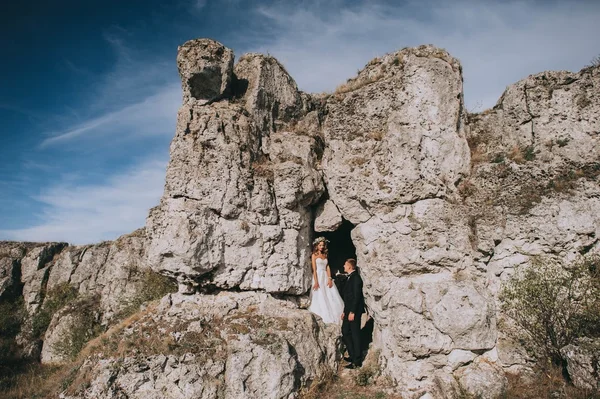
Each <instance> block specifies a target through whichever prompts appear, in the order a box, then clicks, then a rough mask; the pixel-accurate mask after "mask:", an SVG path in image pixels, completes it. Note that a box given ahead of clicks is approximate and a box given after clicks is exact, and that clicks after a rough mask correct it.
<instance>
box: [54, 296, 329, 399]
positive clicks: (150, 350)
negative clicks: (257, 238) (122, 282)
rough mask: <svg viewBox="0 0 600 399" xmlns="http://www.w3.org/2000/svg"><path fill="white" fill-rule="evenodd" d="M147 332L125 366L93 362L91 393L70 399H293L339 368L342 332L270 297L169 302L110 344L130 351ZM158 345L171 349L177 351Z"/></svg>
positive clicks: (103, 358)
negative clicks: (122, 398) (165, 344)
mask: <svg viewBox="0 0 600 399" xmlns="http://www.w3.org/2000/svg"><path fill="white" fill-rule="evenodd" d="M141 330H144V331H146V334H150V335H146V341H145V342H140V344H138V345H137V347H133V348H130V350H129V351H127V350H126V351H125V353H124V357H123V358H119V359H117V358H114V357H113V356H111V354H110V353H109V352H107V351H104V352H102V351H100V352H99V353H98V354H96V355H94V356H93V357H91V358H90V359H89V360H88V361H87V362H86V363H85V365H84V366H83V367H82V369H81V371H80V372H81V373H87V375H88V376H89V378H90V379H91V383H90V384H89V386H87V387H72V388H69V389H68V390H67V391H66V392H65V393H63V397H65V398H111V397H115V395H117V394H118V393H122V394H124V395H126V396H127V397H130V398H142V397H144V398H160V397H164V395H165V393H166V392H168V394H169V395H171V396H170V397H173V398H182V399H183V398H189V397H196V398H256V397H261V398H293V397H296V396H297V391H298V388H300V387H302V386H308V385H310V383H311V382H312V381H313V380H315V379H316V378H318V377H319V376H321V375H322V374H323V373H325V372H327V371H328V370H331V369H333V368H334V367H335V365H336V347H337V345H336V335H337V334H336V332H335V331H334V329H333V328H327V327H326V326H324V325H323V324H322V323H321V322H319V321H318V320H317V319H316V318H315V316H314V315H312V314H311V313H310V312H308V311H306V310H299V309H297V308H296V306H295V305H293V304H292V303H291V302H288V301H280V300H276V299H273V298H272V297H270V296H269V295H266V294H257V293H222V294H219V295H216V296H200V295H194V296H189V295H186V296H182V295H179V294H176V295H171V296H167V297H165V298H164V299H163V301H162V302H161V305H160V306H159V307H158V308H157V309H155V310H150V312H149V313H147V314H146V315H145V316H144V317H143V318H141V319H140V320H138V321H136V322H135V323H133V324H132V325H130V326H128V327H127V328H125V329H123V330H120V331H118V330H117V331H114V332H113V335H112V336H107V337H105V339H107V340H115V341H116V342H121V343H122V345H124V346H123V347H124V348H127V345H128V344H127V342H128V340H133V339H137V338H136V337H137V336H138V334H139V331H141ZM152 342H169V347H170V349H168V348H163V349H161V347H160V345H153V344H151V343H152ZM147 345H152V346H147ZM109 347H110V346H109ZM165 349H166V350H167V351H168V352H170V353H161V350H165Z"/></svg>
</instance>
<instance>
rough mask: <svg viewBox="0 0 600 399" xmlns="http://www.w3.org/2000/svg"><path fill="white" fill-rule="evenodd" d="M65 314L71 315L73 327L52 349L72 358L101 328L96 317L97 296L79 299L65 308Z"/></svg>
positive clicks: (97, 313)
mask: <svg viewBox="0 0 600 399" xmlns="http://www.w3.org/2000/svg"><path fill="white" fill-rule="evenodd" d="M65 314H70V315H71V316H73V318H74V323H73V327H72V328H71V329H70V330H68V331H66V332H65V333H64V335H62V336H61V337H60V339H59V341H58V342H56V343H55V344H54V345H53V346H52V349H53V350H54V351H55V352H56V353H58V354H59V355H60V356H62V357H64V358H68V359H71V360H73V359H75V358H76V357H77V355H78V354H79V352H81V350H82V349H83V347H84V346H85V345H86V344H87V343H88V342H89V341H90V340H91V339H92V338H95V337H97V336H98V335H99V334H100V333H101V332H102V330H103V329H102V326H101V325H100V321H99V317H98V316H99V298H98V297H95V296H94V297H87V298H84V299H80V300H78V301H77V302H76V303H75V304H73V306H71V307H70V308H67V309H66V311H65Z"/></svg>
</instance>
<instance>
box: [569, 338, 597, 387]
mask: <svg viewBox="0 0 600 399" xmlns="http://www.w3.org/2000/svg"><path fill="white" fill-rule="evenodd" d="M560 354H561V356H562V357H563V358H564V359H565V360H566V361H567V371H568V372H569V377H571V381H572V382H573V385H575V386H576V387H578V388H581V389H585V390H591V391H600V339H590V338H581V339H579V340H578V341H577V342H575V343H574V344H571V345H567V346H565V347H564V348H562V349H561V350H560Z"/></svg>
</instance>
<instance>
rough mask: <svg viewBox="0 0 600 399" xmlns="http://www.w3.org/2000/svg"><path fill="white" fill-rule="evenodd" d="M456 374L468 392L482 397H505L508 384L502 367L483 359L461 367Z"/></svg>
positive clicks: (489, 398)
mask: <svg viewBox="0 0 600 399" xmlns="http://www.w3.org/2000/svg"><path fill="white" fill-rule="evenodd" d="M456 376H457V378H458V381H459V383H460V385H461V386H462V388H463V389H464V390H465V391H466V392H467V393H468V394H470V395H473V396H474V397H476V398H481V399H497V398H501V397H503V395H504V393H505V392H506V388H507V385H508V381H507V379H506V377H505V376H504V372H503V371H502V369H501V368H500V367H499V366H497V365H495V364H493V363H490V362H487V361H485V360H483V359H482V360H479V361H475V362H473V363H472V364H470V365H468V366H466V367H463V368H461V369H459V370H458V371H457V373H456Z"/></svg>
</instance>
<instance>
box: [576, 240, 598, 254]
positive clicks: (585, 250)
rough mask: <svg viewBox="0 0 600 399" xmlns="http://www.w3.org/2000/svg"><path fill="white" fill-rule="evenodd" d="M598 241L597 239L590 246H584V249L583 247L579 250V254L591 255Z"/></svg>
mask: <svg viewBox="0 0 600 399" xmlns="http://www.w3.org/2000/svg"><path fill="white" fill-rule="evenodd" d="M598 241H600V240H598V239H596V240H594V241H593V242H592V243H591V244H589V245H584V246H583V247H581V249H580V250H579V253H580V254H581V255H586V254H587V253H589V252H590V251H591V250H592V248H594V246H595V245H596V244H597V243H598Z"/></svg>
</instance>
